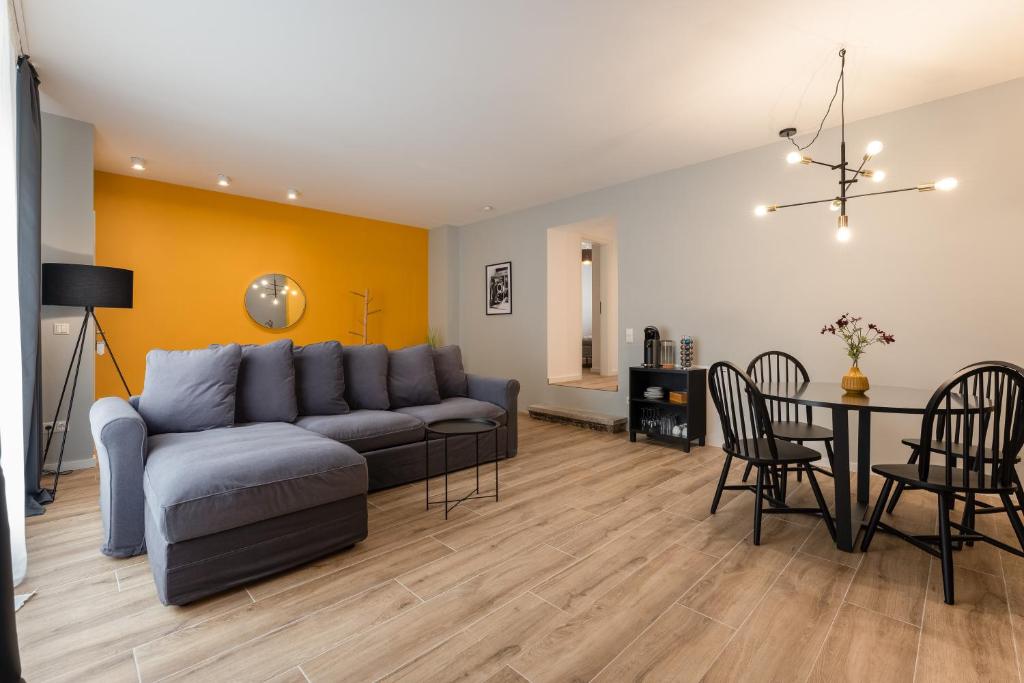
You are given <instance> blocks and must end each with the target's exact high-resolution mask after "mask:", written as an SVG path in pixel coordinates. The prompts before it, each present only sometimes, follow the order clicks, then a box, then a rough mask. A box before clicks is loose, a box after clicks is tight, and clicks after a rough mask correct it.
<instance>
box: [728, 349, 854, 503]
mask: <svg viewBox="0 0 1024 683" xmlns="http://www.w3.org/2000/svg"><path fill="white" fill-rule="evenodd" d="M747 374H748V375H749V376H750V378H751V379H752V380H754V381H755V382H758V383H761V384H764V383H771V384H789V385H799V384H802V383H806V382H810V381H811V377H810V375H809V374H808V373H807V368H805V367H804V364H803V363H801V362H800V361H799V360H797V359H796V357H794V356H791V355H790V354H788V353H786V352H784V351H765V352H764V353H761V354H758V355H757V356H755V357H754V359H753V360H752V361H750V363H749V364H748V365H747ZM768 414H769V415H770V416H771V420H772V431H773V432H774V433H775V438H777V439H783V440H784V441H792V442H794V443H797V444H799V445H801V446H802V445H803V444H804V442H805V441H808V442H812V443H813V442H821V443H823V444H824V446H825V454H826V455H827V456H828V464H829V468H831V467H832V460H833V457H834V456H833V451H832V430H831V429H826V428H825V427H819V426H818V425H816V424H814V419H813V413H812V412H811V407H810V406H804V407H803V408H801V407H800V406H798V405H795V404H792V403H788V402H786V401H776V400H771V399H769V400H768ZM801 418H803V419H801ZM752 467H753V465H750V464H748V465H747V468H746V470H744V472H743V481H747V478H748V477H749V476H750V470H751V468H752ZM817 470H818V471H819V472H821V473H822V474H825V475H827V476H830V477H831V476H832V472H831V469H828V470H826V469H823V468H817ZM801 473H802V471H801V470H797V480H798V481H799V480H800V477H801ZM787 479H788V473H787V472H785V471H783V474H782V480H781V485H782V491H781V495H782V497H783V498H785V497H786V491H785V486H786V480H787Z"/></svg>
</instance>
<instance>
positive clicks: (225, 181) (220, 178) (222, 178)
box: [217, 173, 231, 187]
mask: <svg viewBox="0 0 1024 683" xmlns="http://www.w3.org/2000/svg"><path fill="white" fill-rule="evenodd" d="M217 184H218V185H220V186H221V187H227V186H228V185H230V184H231V178H228V177H227V176H226V175H224V174H223V173H218V174H217Z"/></svg>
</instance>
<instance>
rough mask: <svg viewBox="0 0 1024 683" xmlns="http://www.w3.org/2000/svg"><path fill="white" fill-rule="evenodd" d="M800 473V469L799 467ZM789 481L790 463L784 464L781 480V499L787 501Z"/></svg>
mask: <svg viewBox="0 0 1024 683" xmlns="http://www.w3.org/2000/svg"><path fill="white" fill-rule="evenodd" d="M797 472H798V473H799V472H800V470H799V469H797ZM787 482H789V465H783V466H782V480H781V481H780V482H779V500H781V501H782V502H783V503H785V502H786V484H787Z"/></svg>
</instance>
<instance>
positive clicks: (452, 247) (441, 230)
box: [427, 225, 483, 344]
mask: <svg viewBox="0 0 1024 683" xmlns="http://www.w3.org/2000/svg"><path fill="white" fill-rule="evenodd" d="M458 263H459V241H458V228H456V227H454V226H451V225H442V226H440V227H437V228H434V229H433V230H431V231H430V239H429V244H428V262H427V267H428V272H429V276H428V283H427V285H428V291H427V305H428V311H429V312H428V315H427V319H428V322H427V324H428V325H429V327H430V329H432V330H435V331H436V332H437V333H438V334H439V335H440V336H441V342H442V343H443V344H458V343H459V269H458ZM481 272H483V270H482V269H481ZM480 280H481V281H483V275H481V276H480Z"/></svg>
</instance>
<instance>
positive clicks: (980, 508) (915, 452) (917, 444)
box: [886, 361, 1024, 545]
mask: <svg viewBox="0 0 1024 683" xmlns="http://www.w3.org/2000/svg"><path fill="white" fill-rule="evenodd" d="M988 362H991V361H985V362H982V363H974V364H972V365H968V366H967V367H966V368H961V370H966V369H967V368H970V367H973V366H974V365H985V364H987V363H988ZM987 390H988V392H989V394H991V391H992V387H988V389H987ZM985 399H986V400H987V401H990V400H991V399H992V397H991V396H990V395H989V396H986V397H985ZM981 418H982V419H988V413H983V414H982V415H981ZM952 422H953V425H952V427H953V437H954V443H955V444H956V445H955V446H954V449H953V457H956V458H963V457H964V454H963V448H962V445H960V444H959V442H960V432H961V429H962V425H961V424H960V413H957V414H956V415H954V416H953V420H952ZM944 427H945V423H944V422H943V421H942V420H939V422H938V423H937V424H936V425H935V441H936V442H940V443H941V440H942V433H943V429H944ZM903 444H904V445H905V446H909V447H910V458H909V459H908V460H907V463H908V464H910V465H913V464H915V463H916V462H917V460H918V458H919V457H920V450H921V439H919V438H917V437H913V438H907V439H903ZM967 457H968V458H970V457H971V454H970V453H968V454H967ZM1017 462H1018V463H1019V462H1020V456H1018V457H1017ZM968 466H969V465H968ZM1012 473H1013V477H1014V483H1015V484H1016V485H1017V491H1016V494H1015V496H1014V497H1015V498H1016V500H1017V505H1016V507H1017V509H1018V510H1024V486H1022V484H1021V481H1020V475H1018V473H1017V469H1016V468H1013V471H1012ZM913 488H914V486H913V485H912V484H905V483H903V482H897V484H896V486H895V488H893V492H892V496H891V497H890V498H889V505H888V506H887V507H886V512H888V513H889V514H890V515H891V514H892V513H893V511H894V510H895V509H896V505H897V504H898V503H899V502H900V497H902V496H903V492H904V491H905V490H907V489H913ZM953 498H954V500H960V501H964V502H966V497H965V496H964V495H963V494H959V493H957V494H954V496H953ZM1003 512H1005V510H1004V508H1003V506H1001V505H992V504H991V503H989V502H987V501H984V500H977V501H975V509H974V514H976V515H992V514H1002V513H1003ZM972 545H973V544H972Z"/></svg>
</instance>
